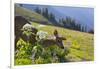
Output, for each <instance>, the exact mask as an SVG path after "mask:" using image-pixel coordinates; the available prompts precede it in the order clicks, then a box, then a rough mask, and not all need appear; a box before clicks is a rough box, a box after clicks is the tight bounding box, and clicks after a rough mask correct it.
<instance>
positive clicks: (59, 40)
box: [40, 30, 66, 49]
mask: <svg viewBox="0 0 100 69" xmlns="http://www.w3.org/2000/svg"><path fill="white" fill-rule="evenodd" d="M53 35H54V36H52V37H54V38H52V37H50V38H46V39H43V40H41V41H40V44H41V45H43V46H44V47H49V46H52V45H57V46H58V47H60V48H62V49H64V45H63V40H66V38H65V37H62V36H59V33H58V31H57V30H54V32H53Z"/></svg>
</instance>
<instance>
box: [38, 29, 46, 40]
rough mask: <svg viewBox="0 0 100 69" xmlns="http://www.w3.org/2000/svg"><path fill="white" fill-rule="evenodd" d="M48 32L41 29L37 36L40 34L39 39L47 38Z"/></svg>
mask: <svg viewBox="0 0 100 69" xmlns="http://www.w3.org/2000/svg"><path fill="white" fill-rule="evenodd" d="M47 35H48V33H47V32H45V31H39V32H37V36H39V39H45V38H46V37H47Z"/></svg>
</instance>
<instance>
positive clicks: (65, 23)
mask: <svg viewBox="0 0 100 69" xmlns="http://www.w3.org/2000/svg"><path fill="white" fill-rule="evenodd" d="M35 12H37V13H39V14H41V15H43V16H44V17H45V18H47V19H48V20H49V21H50V22H52V23H53V24H54V25H58V26H62V27H64V28H68V29H73V30H77V31H81V32H87V27H86V26H83V25H81V24H80V23H77V22H76V21H75V20H74V19H72V18H70V17H67V16H66V18H61V19H59V20H56V17H55V15H54V14H53V13H52V12H49V10H48V8H42V9H40V8H39V7H36V8H35Z"/></svg>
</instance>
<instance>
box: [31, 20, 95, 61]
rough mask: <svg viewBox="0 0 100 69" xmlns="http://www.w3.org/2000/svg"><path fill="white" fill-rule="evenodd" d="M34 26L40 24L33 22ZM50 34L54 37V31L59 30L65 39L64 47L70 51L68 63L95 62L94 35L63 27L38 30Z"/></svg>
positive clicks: (46, 26) (46, 27)
mask: <svg viewBox="0 0 100 69" xmlns="http://www.w3.org/2000/svg"><path fill="white" fill-rule="evenodd" d="M32 25H34V26H35V27H38V26H39V25H40V24H38V23H35V22H33V23H32ZM38 29H39V30H43V31H46V32H48V34H49V35H51V36H53V31H54V30H55V29H57V30H58V32H59V34H60V35H61V36H63V37H65V38H66V39H67V40H65V41H64V46H65V47H67V48H68V49H69V54H68V56H66V58H68V59H69V60H68V61H93V60H94V35H93V34H89V33H84V32H79V31H74V30H69V29H65V28H61V27H55V26H50V25H45V26H44V27H41V28H38Z"/></svg>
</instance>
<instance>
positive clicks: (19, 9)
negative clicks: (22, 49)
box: [15, 5, 51, 24]
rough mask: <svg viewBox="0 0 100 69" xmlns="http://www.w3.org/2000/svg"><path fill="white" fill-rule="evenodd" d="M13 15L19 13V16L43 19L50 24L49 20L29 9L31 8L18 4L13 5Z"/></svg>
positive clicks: (37, 19)
mask: <svg viewBox="0 0 100 69" xmlns="http://www.w3.org/2000/svg"><path fill="white" fill-rule="evenodd" d="M15 15H21V16H24V17H26V18H27V17H28V18H32V19H34V20H36V21H40V22H41V21H45V22H48V23H49V24H51V22H49V21H48V19H46V18H45V17H43V16H42V15H40V14H38V13H36V12H34V11H31V10H28V9H26V8H24V7H20V6H17V5H15Z"/></svg>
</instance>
